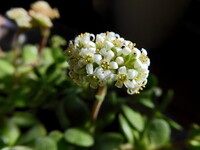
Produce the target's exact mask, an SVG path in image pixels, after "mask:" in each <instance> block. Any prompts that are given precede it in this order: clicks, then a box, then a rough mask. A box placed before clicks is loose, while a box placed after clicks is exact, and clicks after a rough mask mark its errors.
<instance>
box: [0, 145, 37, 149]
mask: <svg viewBox="0 0 200 150" xmlns="http://www.w3.org/2000/svg"><path fill="white" fill-rule="evenodd" d="M2 150H33V149H32V148H29V147H26V146H14V147H5V148H3V149H2Z"/></svg>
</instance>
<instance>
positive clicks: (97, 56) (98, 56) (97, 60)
mask: <svg viewBox="0 0 200 150" xmlns="http://www.w3.org/2000/svg"><path fill="white" fill-rule="evenodd" d="M101 60H102V56H101V55H99V54H95V55H94V62H96V63H97V64H100V63H101Z"/></svg>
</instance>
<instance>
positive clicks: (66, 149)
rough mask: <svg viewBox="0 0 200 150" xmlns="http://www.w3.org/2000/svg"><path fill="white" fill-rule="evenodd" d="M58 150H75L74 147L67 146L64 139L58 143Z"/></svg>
mask: <svg viewBox="0 0 200 150" xmlns="http://www.w3.org/2000/svg"><path fill="white" fill-rule="evenodd" d="M57 146H58V150H77V148H76V146H74V145H72V144H69V143H68V142H67V141H66V140H65V139H64V137H63V138H61V139H60V140H59V141H58V144H57Z"/></svg>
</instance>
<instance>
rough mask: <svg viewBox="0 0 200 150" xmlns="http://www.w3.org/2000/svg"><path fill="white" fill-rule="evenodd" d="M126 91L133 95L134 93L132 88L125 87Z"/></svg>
mask: <svg viewBox="0 0 200 150" xmlns="http://www.w3.org/2000/svg"><path fill="white" fill-rule="evenodd" d="M127 93H128V94H130V95H133V94H134V93H135V90H134V89H127Z"/></svg>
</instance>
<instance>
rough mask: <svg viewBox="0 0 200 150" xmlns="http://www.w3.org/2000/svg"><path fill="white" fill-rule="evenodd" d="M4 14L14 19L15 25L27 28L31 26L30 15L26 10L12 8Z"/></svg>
mask: <svg viewBox="0 0 200 150" xmlns="http://www.w3.org/2000/svg"><path fill="white" fill-rule="evenodd" d="M6 15H7V16H8V17H9V18H10V19H13V20H15V22H16V23H17V25H18V26H19V27H21V28H29V27H31V17H30V16H29V14H28V12H27V11H26V10H25V9H23V8H13V9H11V10H9V11H7V13H6Z"/></svg>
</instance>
